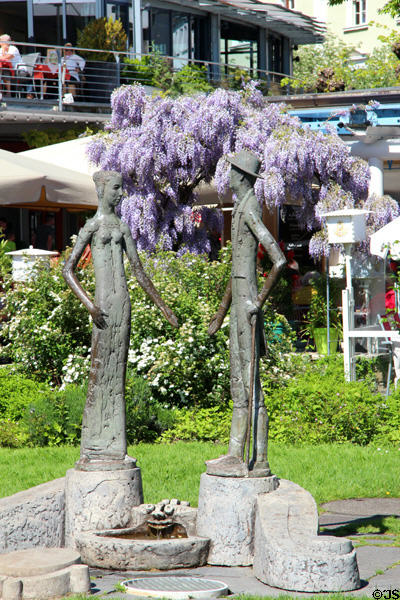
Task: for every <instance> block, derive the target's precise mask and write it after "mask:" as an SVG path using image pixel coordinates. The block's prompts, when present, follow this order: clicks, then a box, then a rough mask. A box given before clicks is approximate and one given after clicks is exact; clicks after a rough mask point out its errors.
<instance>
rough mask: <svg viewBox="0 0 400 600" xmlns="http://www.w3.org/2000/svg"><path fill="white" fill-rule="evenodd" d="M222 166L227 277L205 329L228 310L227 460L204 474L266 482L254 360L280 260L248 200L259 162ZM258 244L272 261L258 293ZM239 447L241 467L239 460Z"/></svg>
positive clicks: (238, 159)
mask: <svg viewBox="0 0 400 600" xmlns="http://www.w3.org/2000/svg"><path fill="white" fill-rule="evenodd" d="M228 160H229V162H230V163H231V165H232V168H231V174H230V181H231V189H232V191H233V193H234V195H235V196H236V201H235V205H234V209H233V214H232V275H231V280H230V282H229V284H228V286H227V289H226V292H225V295H224V297H223V300H222V302H221V306H220V308H219V310H218V312H217V313H216V314H215V315H214V317H213V319H212V321H211V323H210V326H209V333H210V334H211V335H212V334H214V333H215V332H216V331H217V330H218V329H219V328H220V326H221V324H222V321H223V320H224V317H225V315H226V313H227V311H228V308H229V305H230V304H232V306H231V315H230V364H231V395H232V400H233V415H232V426H231V434H230V440H229V450H228V454H227V455H224V456H221V457H220V458H217V459H216V460H212V461H208V462H207V473H209V474H210V475H221V476H228V477H243V476H250V477H266V476H268V475H270V474H271V472H270V469H269V464H268V458H267V441H268V414H267V409H266V407H265V404H264V398H263V393H262V390H261V384H260V376H259V359H260V356H262V355H263V354H265V352H266V347H265V338H264V322H263V313H262V306H263V304H264V302H265V300H266V299H267V297H268V295H269V293H270V291H271V289H272V287H273V286H274V284H275V283H276V281H277V280H278V278H279V273H280V271H281V270H282V268H283V267H284V265H285V264H286V259H285V257H284V255H283V253H282V251H281V249H280V247H279V245H278V244H277V242H276V241H275V240H274V238H273V237H272V235H271V234H270V232H269V231H268V229H267V228H266V227H265V226H264V224H263V222H262V206H261V204H260V202H259V201H258V200H257V198H256V196H255V194H254V190H253V186H254V183H255V181H256V178H257V177H259V175H258V170H259V168H260V161H259V160H258V158H257V157H256V156H254V155H253V154H252V153H250V152H248V151H245V150H242V151H241V152H239V153H238V154H237V155H236V156H235V157H234V158H232V159H228ZM260 242H261V244H262V245H263V246H264V248H265V250H266V252H267V254H268V256H269V257H270V259H271V261H272V269H271V270H270V272H269V274H268V277H267V278H266V280H265V283H264V286H263V288H262V290H261V292H260V293H258V288H257V272H256V267H257V250H258V245H259V243H260ZM252 420H253V449H252V457H251V459H250V437H251V421H252ZM246 441H247V444H246ZM245 445H247V452H246V453H247V457H246V461H244V459H243V458H244V451H245Z"/></svg>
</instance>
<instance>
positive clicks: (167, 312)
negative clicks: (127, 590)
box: [161, 306, 179, 327]
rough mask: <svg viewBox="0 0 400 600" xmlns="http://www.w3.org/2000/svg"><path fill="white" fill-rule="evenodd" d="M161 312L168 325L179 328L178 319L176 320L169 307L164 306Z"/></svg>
mask: <svg viewBox="0 0 400 600" xmlns="http://www.w3.org/2000/svg"><path fill="white" fill-rule="evenodd" d="M161 312H162V313H163V315H164V317H165V318H166V319H167V321H168V323H170V324H171V325H172V327H179V323H178V319H177V318H176V315H175V313H173V312H172V310H171V309H170V308H169V307H168V306H163V307H162V308H161Z"/></svg>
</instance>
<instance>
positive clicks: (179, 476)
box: [0, 442, 400, 506]
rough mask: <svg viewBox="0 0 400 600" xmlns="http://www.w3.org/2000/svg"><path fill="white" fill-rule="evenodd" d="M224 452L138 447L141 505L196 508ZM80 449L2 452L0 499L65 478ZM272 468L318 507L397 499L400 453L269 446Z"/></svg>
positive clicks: (190, 445)
mask: <svg viewBox="0 0 400 600" xmlns="http://www.w3.org/2000/svg"><path fill="white" fill-rule="evenodd" d="M225 450H226V449H225V448H224V447H223V446H218V445H215V444H212V443H201V442H187V443H185V442H181V443H177V444H171V445H166V444H139V445H138V446H135V447H131V448H129V454H130V456H134V457H135V458H137V460H138V464H139V466H140V467H141V468H142V477H143V488H144V499H145V502H156V501H158V500H161V499H163V498H179V499H181V500H189V501H190V502H191V504H192V505H194V506H196V505H197V496H198V489H199V480H200V475H201V473H202V472H204V470H205V466H204V461H205V460H207V459H210V458H216V457H217V456H219V455H220V454H222V453H223V452H224V451H225ZM78 457H79V448H71V447H62V448H26V449H17V450H9V449H6V448H0V497H4V496H9V495H11V494H14V493H15V492H18V491H21V490H24V489H27V488H29V487H32V486H34V485H38V484H39V483H44V482H45V481H49V480H51V479H55V478H56V477H63V476H64V475H65V472H66V470H67V469H68V468H71V467H72V466H73V465H74V462H75V461H76V460H77V458H78ZM269 460H270V464H271V468H272V470H273V472H274V473H275V474H276V475H278V476H279V477H281V478H284V479H290V480H292V481H294V482H296V483H298V484H299V485H301V486H302V487H304V488H305V489H307V490H308V491H309V492H311V493H312V495H313V496H314V498H315V499H316V501H317V503H321V502H327V501H329V500H337V499H342V498H358V497H382V496H392V497H400V478H399V476H398V474H399V472H400V451H399V449H389V450H381V451H379V450H377V448H373V447H369V446H367V447H360V446H352V445H350V444H342V445H340V444H324V445H318V446H298V447H295V446H286V445H282V444H272V443H271V444H270V458H269Z"/></svg>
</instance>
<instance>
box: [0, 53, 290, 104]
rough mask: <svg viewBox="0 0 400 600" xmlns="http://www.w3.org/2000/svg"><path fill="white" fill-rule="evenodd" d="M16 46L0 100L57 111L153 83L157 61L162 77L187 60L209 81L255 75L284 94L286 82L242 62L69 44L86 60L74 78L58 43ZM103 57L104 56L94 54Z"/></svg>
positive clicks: (229, 83) (0, 79)
mask: <svg viewBox="0 0 400 600" xmlns="http://www.w3.org/2000/svg"><path fill="white" fill-rule="evenodd" d="M10 43H11V44H12V45H15V46H17V47H18V49H19V51H20V54H21V61H20V62H19V63H18V64H16V65H14V66H13V68H12V69H10V68H9V66H10V65H7V64H6V63H4V62H3V63H0V64H1V69H0V84H1V93H2V96H3V101H8V100H10V101H11V100H12V102H13V103H14V102H17V103H19V102H20V103H21V104H25V103H27V102H29V103H32V102H33V103H35V104H40V105H42V106H43V107H46V106H49V107H54V106H56V107H57V109H58V110H60V111H62V110H64V109H65V108H66V106H69V107H70V108H76V109H77V110H81V109H82V108H84V105H85V107H86V109H87V110H89V111H90V110H94V109H95V105H97V106H99V105H100V106H101V105H109V102H110V96H111V93H112V91H113V90H114V89H115V88H117V87H119V86H120V85H122V84H133V83H135V82H137V83H141V84H143V85H147V86H150V87H151V86H153V83H154V79H153V75H154V68H155V67H156V66H157V65H158V67H160V65H161V66H162V69H163V72H164V77H166V78H167V79H168V78H170V79H171V80H172V78H173V75H174V74H175V73H177V72H179V71H181V70H182V68H184V67H186V66H187V65H191V66H192V67H197V68H200V71H199V72H197V73H193V72H194V71H197V69H196V68H193V69H192V70H189V72H188V75H187V79H188V81H189V80H190V78H191V75H193V74H194V75H195V76H196V77H197V79H198V80H200V81H203V82H204V83H206V84H209V85H210V86H212V87H220V86H222V87H226V88H233V89H238V88H240V87H241V83H242V80H243V79H245V80H246V79H257V80H260V86H261V88H262V89H263V91H264V92H265V93H266V94H268V93H270V94H271V93H275V94H279V95H282V94H289V93H290V88H289V86H285V87H281V85H280V82H281V81H282V79H283V78H287V77H288V75H286V74H284V73H277V72H273V71H263V70H260V69H255V68H248V67H246V66H241V65H236V64H227V63H216V62H212V61H200V60H194V59H187V58H181V57H173V56H161V55H154V54H141V55H137V56H136V55H135V54H134V53H132V52H110V51H105V50H97V49H96V50H91V49H87V48H78V47H72V48H69V49H70V50H73V51H74V53H75V54H78V55H79V56H83V57H84V58H85V61H86V64H85V68H84V70H83V72H82V73H79V75H78V76H79V80H76V79H75V78H74V73H70V72H69V71H68V68H67V67H66V65H65V60H64V52H65V47H64V46H52V47H49V46H46V45H43V44H35V45H34V46H33V45H32V44H28V43H23V42H10ZM103 57H104V60H100V59H102V58H103Z"/></svg>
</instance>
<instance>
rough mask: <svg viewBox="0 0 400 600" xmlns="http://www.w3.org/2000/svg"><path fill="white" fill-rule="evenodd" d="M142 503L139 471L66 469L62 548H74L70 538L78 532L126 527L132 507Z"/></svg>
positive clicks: (128, 523) (136, 469)
mask: <svg viewBox="0 0 400 600" xmlns="http://www.w3.org/2000/svg"><path fill="white" fill-rule="evenodd" d="M142 502H143V490H142V478H141V473H140V469H139V467H132V468H124V469H120V470H113V471H109V470H105V471H82V470H78V469H70V470H69V471H67V475H66V478H65V545H66V546H67V547H71V548H74V547H75V544H74V538H75V536H76V535H77V534H78V533H81V532H82V531H89V530H91V531H96V530H103V529H117V528H121V527H130V526H131V525H132V507H133V506H138V505H139V504H141V503H142Z"/></svg>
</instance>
